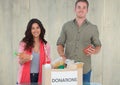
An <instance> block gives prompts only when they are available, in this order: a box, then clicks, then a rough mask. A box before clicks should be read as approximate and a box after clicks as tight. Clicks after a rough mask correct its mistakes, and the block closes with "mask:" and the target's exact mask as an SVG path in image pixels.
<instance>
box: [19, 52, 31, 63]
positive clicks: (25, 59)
mask: <svg viewBox="0 0 120 85" xmlns="http://www.w3.org/2000/svg"><path fill="white" fill-rule="evenodd" d="M18 57H19V63H20V64H21V65H22V64H24V63H25V62H28V61H30V60H31V56H30V55H28V54H26V53H24V52H23V53H20V54H18Z"/></svg>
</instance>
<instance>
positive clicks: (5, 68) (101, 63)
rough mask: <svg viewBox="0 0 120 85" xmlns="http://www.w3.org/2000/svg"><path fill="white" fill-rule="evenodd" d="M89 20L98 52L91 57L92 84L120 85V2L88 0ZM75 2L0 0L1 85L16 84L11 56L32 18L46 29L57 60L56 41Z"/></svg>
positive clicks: (70, 0) (64, 0) (70, 15)
mask: <svg viewBox="0 0 120 85" xmlns="http://www.w3.org/2000/svg"><path fill="white" fill-rule="evenodd" d="M89 2H90V7H89V13H88V16H87V17H88V20H90V21H91V22H92V23H94V24H96V25H97V26H98V29H99V32H100V40H101V42H102V49H101V52H100V53H99V54H97V55H94V56H92V67H93V72H92V82H99V83H101V84H102V85H120V81H119V76H120V73H119V72H120V57H119V56H120V53H119V48H120V44H119V42H120V26H119V23H120V20H119V19H120V6H119V4H120V0H89ZM74 3H75V0H0V85H15V82H16V78H17V69H18V68H17V65H18V64H17V60H16V58H15V57H14V56H13V53H14V51H16V50H17V49H18V44H19V41H20V40H21V39H22V38H23V37H24V32H25V30H26V25H27V23H28V21H29V20H30V19H31V18H38V19H40V20H41V21H42V23H43V25H44V27H45V28H46V39H47V40H48V42H49V43H50V45H51V49H52V52H51V57H52V58H53V59H54V58H55V57H58V54H57V51H56V41H57V38H58V36H59V33H60V31H61V27H62V25H63V24H64V23H65V22H66V21H68V20H71V19H73V18H74V15H75V14H74Z"/></svg>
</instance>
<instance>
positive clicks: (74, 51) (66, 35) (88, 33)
mask: <svg viewBox="0 0 120 85" xmlns="http://www.w3.org/2000/svg"><path fill="white" fill-rule="evenodd" d="M88 7H89V3H88V1H87V0H77V1H76V3H75V13H76V17H75V19H74V20H71V21H69V22H67V23H65V24H64V25H63V28H62V31H61V34H60V37H59V38H58V41H57V51H58V53H59V55H60V56H61V57H62V58H63V60H64V61H65V60H66V58H67V59H72V60H75V61H76V62H77V61H80V62H83V63H84V66H83V73H84V74H83V82H88V83H89V82H90V76H91V55H92V54H97V53H98V52H99V51H100V48H101V42H100V40H99V32H98V29H97V26H96V25H93V24H92V23H90V22H89V21H88V20H87V19H86V14H87V13H88ZM64 49H65V52H64Z"/></svg>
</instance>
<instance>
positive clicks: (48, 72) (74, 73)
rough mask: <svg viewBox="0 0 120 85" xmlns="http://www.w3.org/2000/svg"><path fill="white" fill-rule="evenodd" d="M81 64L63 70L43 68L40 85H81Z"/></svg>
mask: <svg viewBox="0 0 120 85" xmlns="http://www.w3.org/2000/svg"><path fill="white" fill-rule="evenodd" d="M82 78H83V63H75V64H71V65H69V66H67V68H65V69H50V68H49V69H46V68H44V66H43V72H42V85H83V82H82V80H83V79H82Z"/></svg>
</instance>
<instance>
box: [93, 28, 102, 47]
mask: <svg viewBox="0 0 120 85" xmlns="http://www.w3.org/2000/svg"><path fill="white" fill-rule="evenodd" d="M94 27H95V28H94V31H93V36H92V38H91V41H92V42H91V43H92V44H93V45H94V46H95V47H97V46H101V42H100V40H99V32H98V28H97V26H94Z"/></svg>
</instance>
